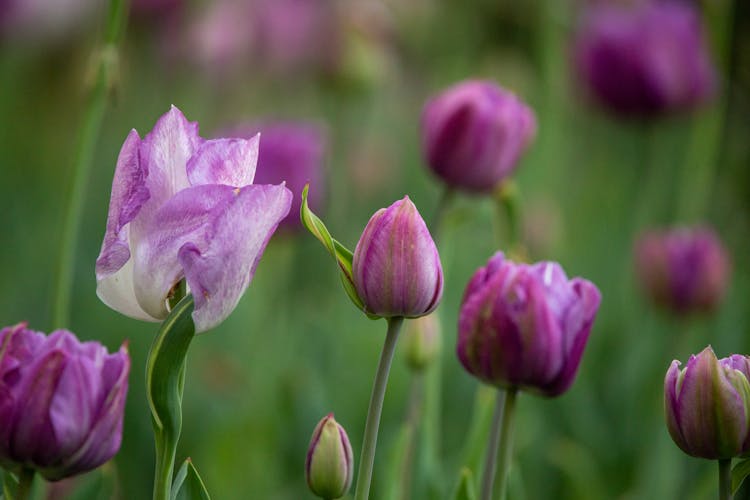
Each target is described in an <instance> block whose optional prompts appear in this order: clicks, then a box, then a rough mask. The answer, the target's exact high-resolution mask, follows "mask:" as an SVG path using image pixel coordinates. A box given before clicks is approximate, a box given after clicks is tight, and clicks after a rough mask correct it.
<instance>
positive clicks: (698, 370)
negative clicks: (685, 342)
mask: <svg viewBox="0 0 750 500" xmlns="http://www.w3.org/2000/svg"><path fill="white" fill-rule="evenodd" d="M748 380H750V358H748V357H747V356H740V355H739V354H733V355H732V356H729V357H728V358H724V359H716V355H715V354H714V351H713V350H712V349H711V347H706V348H705V349H704V350H703V351H702V352H701V353H700V354H698V355H695V356H690V360H689V361H688V364H687V367H686V368H683V369H680V362H679V361H677V360H675V361H672V365H671V366H670V367H669V370H668V371H667V376H666V378H665V380H664V411H665V413H666V419H667V428H668V429H669V434H670V435H671V436H672V439H673V440H674V442H675V443H676V444H677V446H679V447H680V449H682V451H684V452H685V453H687V454H688V455H691V456H694V457H701V458H708V459H727V458H732V457H736V456H738V455H743V454H745V453H747V452H748V451H750V383H748Z"/></svg>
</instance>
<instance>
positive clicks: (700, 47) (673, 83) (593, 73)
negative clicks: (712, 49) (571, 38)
mask: <svg viewBox="0 0 750 500" xmlns="http://www.w3.org/2000/svg"><path fill="white" fill-rule="evenodd" d="M634 4H635V6H623V5H612V2H609V3H606V2H605V3H602V4H601V5H598V6H595V7H592V8H590V9H589V10H588V11H587V12H586V15H585V17H584V18H583V20H582V22H581V26H580V30H579V34H578V41H577V44H576V62H577V66H578V70H579V72H580V74H581V79H582V80H583V81H584V83H585V84H586V85H587V86H588V88H589V90H590V91H591V93H592V94H593V95H594V97H595V98H596V99H597V100H598V101H600V102H601V103H602V104H603V105H604V106H606V107H607V108H609V109H610V110H612V111H614V112H616V113H618V114H621V115H640V116H651V115H657V114H660V113H665V112H670V111H679V110H684V109H689V108H692V107H694V106H695V105H697V104H699V103H701V102H703V101H706V100H708V99H709V98H710V97H711V96H712V95H713V94H714V91H715V89H716V74H715V70H714V68H713V65H712V63H711V60H710V58H709V53H708V50H707V47H706V43H705V41H704V37H703V33H702V27H701V22H700V17H699V13H698V12H697V10H696V8H695V7H694V6H692V5H689V3H688V2H675V1H667V2H652V1H651V2H634Z"/></svg>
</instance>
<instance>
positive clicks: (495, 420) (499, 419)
mask: <svg viewBox="0 0 750 500" xmlns="http://www.w3.org/2000/svg"><path fill="white" fill-rule="evenodd" d="M504 407H505V391H501V390H498V391H497V399H496V404H495V412H494V413H493V415H492V427H490V440H489V443H488V445H487V456H486V457H485V461H484V472H483V473H482V491H481V496H480V497H479V498H481V500H491V498H492V484H493V483H494V482H495V469H496V468H497V451H498V450H499V449H500V428H501V426H502V423H503V408H504Z"/></svg>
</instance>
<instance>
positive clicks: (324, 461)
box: [305, 413, 354, 500]
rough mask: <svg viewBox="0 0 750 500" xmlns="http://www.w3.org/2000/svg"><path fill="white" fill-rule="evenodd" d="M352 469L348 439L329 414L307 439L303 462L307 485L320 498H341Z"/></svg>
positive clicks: (349, 480)
mask: <svg viewBox="0 0 750 500" xmlns="http://www.w3.org/2000/svg"><path fill="white" fill-rule="evenodd" d="M353 468H354V462H353V459H352V446H351V444H349V437H348V436H347V435H346V431H345V430H344V428H343V427H341V426H340V425H339V424H338V422H336V420H334V418H333V413H330V414H328V415H327V416H325V417H323V420H321V421H320V422H319V423H318V425H317V426H316V427H315V430H314V431H313V435H312V439H310V448H309V449H308V450H307V459H306V460H305V476H306V478H307V485H308V486H309V487H310V490H311V491H312V492H313V493H315V495H317V496H319V497H320V498H324V499H326V500H329V499H335V498H341V497H343V496H344V495H346V492H347V491H349V487H350V486H351V485H352V472H353Z"/></svg>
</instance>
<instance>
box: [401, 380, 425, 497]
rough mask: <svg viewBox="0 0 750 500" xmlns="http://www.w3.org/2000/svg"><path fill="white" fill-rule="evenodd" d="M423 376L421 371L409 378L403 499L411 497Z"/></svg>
mask: <svg viewBox="0 0 750 500" xmlns="http://www.w3.org/2000/svg"><path fill="white" fill-rule="evenodd" d="M422 382H423V376H422V373H414V375H412V380H411V390H410V397H409V409H408V411H407V413H406V426H407V435H406V439H407V442H406V451H405V453H404V464H403V467H402V468H401V474H400V476H401V479H400V480H399V484H400V488H399V489H400V493H401V498H402V499H403V500H409V499H411V484H412V481H411V479H412V475H413V474H414V456H415V453H414V452H415V451H416V450H415V448H416V444H417V429H418V428H419V420H420V418H421V415H422V404H423V399H424V398H423V384H422Z"/></svg>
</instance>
